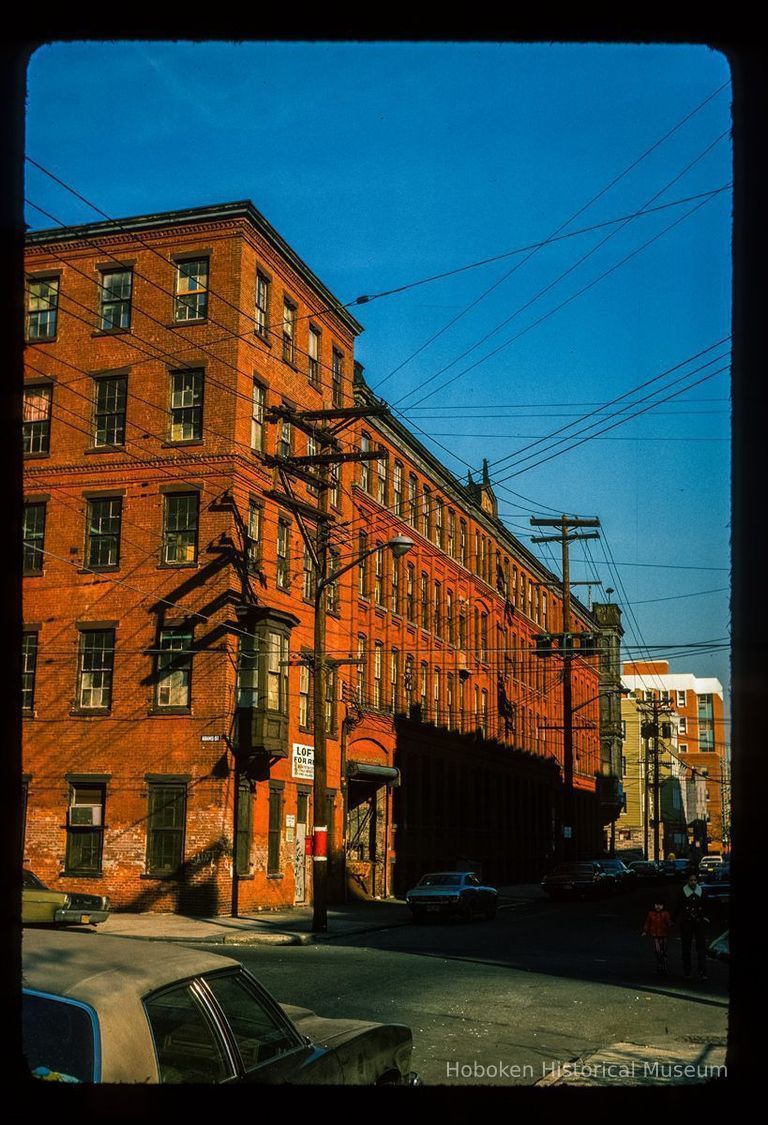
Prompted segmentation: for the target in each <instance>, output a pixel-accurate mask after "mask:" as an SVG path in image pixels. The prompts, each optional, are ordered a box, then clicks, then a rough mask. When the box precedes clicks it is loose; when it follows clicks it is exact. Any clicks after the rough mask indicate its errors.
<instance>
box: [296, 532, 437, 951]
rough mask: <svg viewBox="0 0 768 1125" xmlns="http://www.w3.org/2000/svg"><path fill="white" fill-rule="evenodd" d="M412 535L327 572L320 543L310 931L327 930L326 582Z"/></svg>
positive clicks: (404, 547) (407, 546) (404, 544)
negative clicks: (329, 572)
mask: <svg viewBox="0 0 768 1125" xmlns="http://www.w3.org/2000/svg"><path fill="white" fill-rule="evenodd" d="M414 545H415V544H414V541H413V539H409V538H408V537H407V536H406V535H395V536H394V538H392V539H388V540H387V542H386V543H377V544H376V545H375V546H373V547H369V548H368V550H367V551H363V552H362V553H361V554H359V555H357V556H356V557H355V558H354V559H352V561H351V562H348V563H347V564H346V565H345V566H343V567H341V568H340V569H339V570H336V571H334V572H333V573H332V574H327V573H326V565H325V560H326V557H327V556H326V548H325V547H323V559H322V563H321V567H320V577H319V578H318V581H317V583H316V585H315V599H314V600H315V628H314V668H315V682H314V705H315V766H314V778H313V782H312V797H313V805H314V823H315V827H314V834H313V840H312V903H313V910H312V933H314V934H322V933H326V931H327V929H328V902H327V898H328V823H327V819H328V809H327V795H326V783H327V773H328V767H327V753H326V735H327V731H326V723H325V698H326V655H325V595H326V591H327V589H328V587H329V586H331V585H333V583H335V582H338V580H339V578H341V576H342V575H343V574H346V573H347V571H349V570H351V569H352V568H353V567H355V566H358V565H359V564H360V563H361V562H362V561H363V559H366V558H368V557H369V556H370V555H374V554H376V552H377V551H383V550H384V549H385V548H388V549H389V550H390V551H391V552H392V557H393V558H395V559H399V558H402V556H403V555H405V554H407V553H408V551H410V550H411V548H412V547H413V546H414Z"/></svg>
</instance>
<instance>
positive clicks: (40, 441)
mask: <svg viewBox="0 0 768 1125" xmlns="http://www.w3.org/2000/svg"><path fill="white" fill-rule="evenodd" d="M52 395H53V387H52V386H51V385H50V384H47V385H40V386H35V387H26V388H25V390H24V424H23V434H24V453H25V454H40V453H49V452H50V447H51V397H52Z"/></svg>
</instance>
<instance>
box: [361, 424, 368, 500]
mask: <svg viewBox="0 0 768 1125" xmlns="http://www.w3.org/2000/svg"><path fill="white" fill-rule="evenodd" d="M360 452H361V453H370V452H371V437H370V434H366V433H362V434H361V435H360ZM360 487H361V488H362V490H363V492H370V491H371V463H370V461H361V462H360Z"/></svg>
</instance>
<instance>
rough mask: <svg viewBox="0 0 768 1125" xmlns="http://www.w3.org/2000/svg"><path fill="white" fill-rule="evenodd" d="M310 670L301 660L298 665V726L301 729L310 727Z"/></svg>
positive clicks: (311, 692) (311, 688) (311, 694)
mask: <svg viewBox="0 0 768 1125" xmlns="http://www.w3.org/2000/svg"><path fill="white" fill-rule="evenodd" d="M313 691H314V689H313V686H312V672H311V669H310V667H309V665H308V664H307V663H305V662H303V661H302V663H301V664H300V665H299V726H300V727H301V729H302V730H311V729H312V696H313Z"/></svg>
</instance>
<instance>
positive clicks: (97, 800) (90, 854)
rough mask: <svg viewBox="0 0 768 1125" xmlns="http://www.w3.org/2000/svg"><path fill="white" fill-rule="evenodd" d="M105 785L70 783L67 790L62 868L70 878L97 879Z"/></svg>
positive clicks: (99, 869)
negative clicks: (65, 835) (81, 876)
mask: <svg viewBox="0 0 768 1125" xmlns="http://www.w3.org/2000/svg"><path fill="white" fill-rule="evenodd" d="M105 790H106V787H105V785H104V784H94V782H92V781H87V782H82V783H81V782H73V783H71V784H70V787H69V808H68V809H67V842H66V850H65V856H64V867H65V870H66V871H67V872H68V873H71V874H73V875H99V874H100V873H101V862H102V852H103V845H104V799H105Z"/></svg>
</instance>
